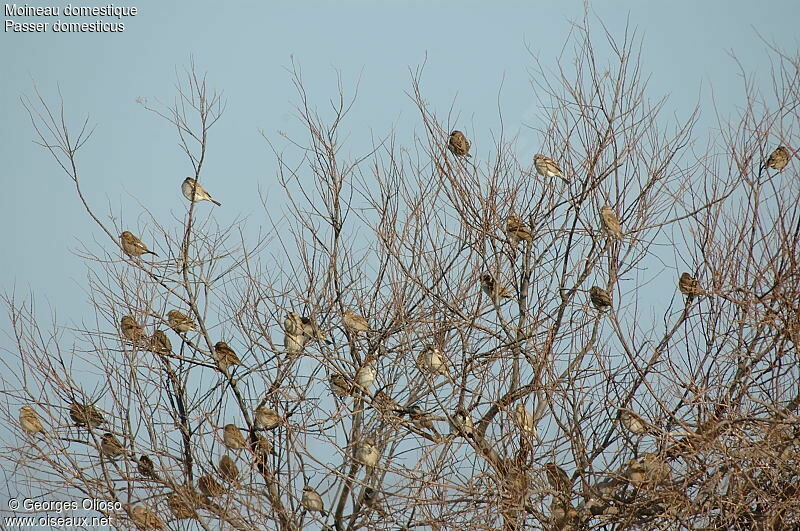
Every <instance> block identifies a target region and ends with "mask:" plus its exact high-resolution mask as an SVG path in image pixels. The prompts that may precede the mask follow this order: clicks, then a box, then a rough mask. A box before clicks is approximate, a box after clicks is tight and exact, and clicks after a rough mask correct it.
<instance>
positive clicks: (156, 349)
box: [150, 330, 172, 354]
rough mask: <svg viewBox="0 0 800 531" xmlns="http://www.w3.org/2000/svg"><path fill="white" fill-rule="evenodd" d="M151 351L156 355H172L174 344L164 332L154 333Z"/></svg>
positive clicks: (157, 331) (151, 339) (151, 340)
mask: <svg viewBox="0 0 800 531" xmlns="http://www.w3.org/2000/svg"><path fill="white" fill-rule="evenodd" d="M150 351H151V352H153V353H155V354H172V342H171V341H170V340H169V338H168V337H167V334H165V333H164V331H163V330H156V331H155V332H153V337H151V338H150Z"/></svg>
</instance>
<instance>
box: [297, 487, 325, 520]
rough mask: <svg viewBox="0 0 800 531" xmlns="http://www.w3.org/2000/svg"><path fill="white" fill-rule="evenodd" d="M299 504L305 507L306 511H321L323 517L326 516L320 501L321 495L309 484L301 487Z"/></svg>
mask: <svg viewBox="0 0 800 531" xmlns="http://www.w3.org/2000/svg"><path fill="white" fill-rule="evenodd" d="M300 504H301V505H302V506H303V507H305V509H306V510H307V511H311V512H314V511H316V512H319V513H322V516H323V518H325V517H327V516H328V513H326V512H325V504H324V503H323V502H322V496H320V495H319V493H318V492H317V491H315V490H314V488H313V487H311V486H310V485H306V486H305V487H303V497H302V498H301V499H300Z"/></svg>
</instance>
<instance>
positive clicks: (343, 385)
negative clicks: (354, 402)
mask: <svg viewBox="0 0 800 531" xmlns="http://www.w3.org/2000/svg"><path fill="white" fill-rule="evenodd" d="M329 381H330V385H331V391H333V394H335V395H337V396H350V394H351V393H352V392H353V385H352V384H351V383H350V382H348V381H347V378H345V376H344V375H343V374H341V373H338V372H335V373H333V374H331V376H330V378H329Z"/></svg>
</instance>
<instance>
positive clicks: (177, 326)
mask: <svg viewBox="0 0 800 531" xmlns="http://www.w3.org/2000/svg"><path fill="white" fill-rule="evenodd" d="M167 322H168V323H169V327H170V328H172V329H173V330H174V331H175V332H177V333H179V334H180V333H185V332H193V331H194V330H195V328H194V321H192V320H191V319H189V318H188V317H187V316H186V315H185V314H182V313H181V312H179V311H178V310H170V311H169V313H168V314H167Z"/></svg>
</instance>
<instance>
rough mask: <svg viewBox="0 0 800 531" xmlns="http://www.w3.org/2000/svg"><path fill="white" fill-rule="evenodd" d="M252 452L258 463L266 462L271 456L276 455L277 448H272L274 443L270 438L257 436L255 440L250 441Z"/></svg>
mask: <svg viewBox="0 0 800 531" xmlns="http://www.w3.org/2000/svg"><path fill="white" fill-rule="evenodd" d="M250 451H251V452H253V455H254V456H255V458H256V461H262V462H264V461H266V460H267V458H268V457H269V456H270V455H275V448H273V446H272V441H271V440H269V439H268V438H266V437H264V436H262V435H259V434H258V433H256V434H255V440H253V439H252V438H251V439H250Z"/></svg>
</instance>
